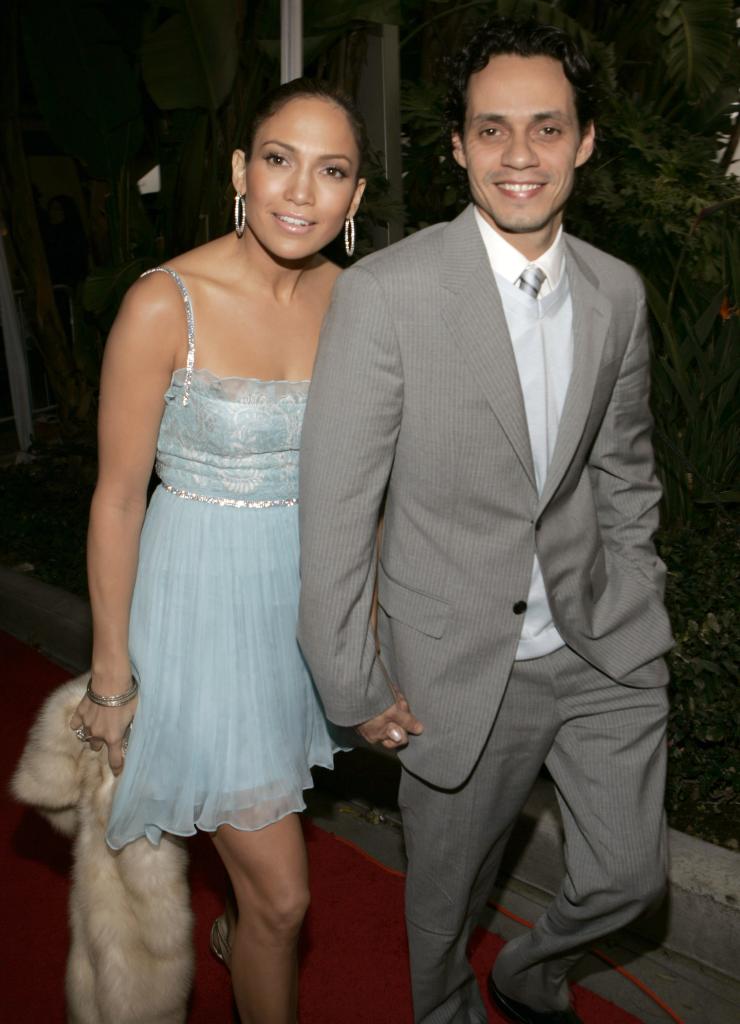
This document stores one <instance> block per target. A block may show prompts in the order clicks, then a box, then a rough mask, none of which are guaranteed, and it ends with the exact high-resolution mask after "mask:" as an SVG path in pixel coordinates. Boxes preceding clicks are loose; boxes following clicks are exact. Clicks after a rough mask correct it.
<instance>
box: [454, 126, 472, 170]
mask: <svg viewBox="0 0 740 1024" xmlns="http://www.w3.org/2000/svg"><path fill="white" fill-rule="evenodd" d="M452 155H453V156H454V158H455V160H456V161H457V163H458V164H460V166H461V167H464V168H465V169H466V170H467V167H468V160H467V157H466V156H465V147H464V146H463V141H462V139H461V137H460V133H459V132H453V133H452Z"/></svg>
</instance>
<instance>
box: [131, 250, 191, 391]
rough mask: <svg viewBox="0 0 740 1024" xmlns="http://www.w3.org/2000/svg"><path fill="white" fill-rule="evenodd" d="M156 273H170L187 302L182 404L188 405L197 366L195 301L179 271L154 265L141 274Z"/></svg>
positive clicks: (146, 275)
mask: <svg viewBox="0 0 740 1024" xmlns="http://www.w3.org/2000/svg"><path fill="white" fill-rule="evenodd" d="M156 273H162V274H169V275H170V277H171V278H172V280H173V281H174V282H175V284H176V285H177V287H178V288H179V289H180V294H181V295H182V301H183V303H184V304H185V321H186V323H187V328H188V358H187V361H186V363H185V381H184V385H183V392H182V404H183V405H187V404H188V402H189V401H190V384H191V382H192V379H193V367H194V366H195V315H194V313H193V303H192V301H191V298H190V292H189V291H188V290H187V288H186V287H185V282H184V281H183V279H182V278H181V277H180V275H179V274H178V273H177V271H176V270H172V268H171V267H152V269H151V270H145V271H144V273H143V274H142V275H141V276H142V277H148V276H149V274H156Z"/></svg>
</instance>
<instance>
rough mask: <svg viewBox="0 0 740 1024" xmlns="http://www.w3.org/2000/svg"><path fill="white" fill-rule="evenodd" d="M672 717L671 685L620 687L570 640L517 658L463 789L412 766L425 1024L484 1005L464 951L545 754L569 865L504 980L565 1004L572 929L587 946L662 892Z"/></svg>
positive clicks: (410, 830) (417, 975)
mask: <svg viewBox="0 0 740 1024" xmlns="http://www.w3.org/2000/svg"><path fill="white" fill-rule="evenodd" d="M666 717H667V699H666V693H665V689H664V688H662V687H657V688H656V687H652V688H642V689H640V688H636V687H634V688H633V687H624V686H614V684H613V683H612V681H611V680H610V679H609V678H608V677H607V676H605V675H603V674H602V673H600V672H598V671H597V670H596V669H594V668H592V667H591V666H590V665H588V664H587V663H586V662H585V661H583V659H582V658H580V657H579V656H578V655H576V654H574V653H573V652H572V651H570V650H568V648H562V649H561V650H559V651H556V652H555V653H554V654H550V655H547V656H545V657H543V658H538V659H535V660H533V661H522V662H516V663H515V664H514V667H513V669H512V675H511V679H510V681H509V684H508V687H507V689H506V693H505V696H504V699H503V701H502V703H501V708H500V711H499V715H498V717H497V719H496V724H495V725H494V727H493V731H492V734H491V736H490V738H489V740H488V741H487V743H486V746H485V748H484V750H483V753H482V754H481V757H480V760H479V762H478V763H477V765H476V768H475V771H474V772H473V774H472V775H471V777H470V778H469V779H468V780H467V782H466V783H465V785H464V786H463V787H462V789H457V790H454V791H452V792H450V791H448V790H439V789H435V788H434V787H431V786H428V785H426V784H425V783H424V782H422V781H421V780H419V779H417V778H415V777H414V776H411V775H410V774H408V773H406V772H404V774H403V778H402V782H401V792H400V805H401V810H402V812H403V820H404V833H405V838H406V847H407V852H408V855H409V872H408V876H407V882H406V905H407V930H408V935H409V946H410V953H411V968H412V985H413V991H414V1008H415V1014H416V1019H417V1021H419V1022H423V1024H447V1022H451V1021H455V1022H457V1021H464V1020H467V1019H468V1018H467V1017H466V1016H465V1014H466V1013H467V1014H472V1013H475V1012H476V1011H480V1009H481V1008H482V1003H481V1000H480V994H479V992H478V989H477V985H476V984H475V980H474V977H473V974H472V971H471V968H470V965H469V963H468V961H467V959H466V957H465V949H466V946H467V942H468V939H469V938H470V933H471V931H472V928H473V926H474V924H475V920H476V915H477V913H478V912H480V910H481V909H482V908H483V906H484V904H485V901H486V900H487V899H488V897H489V896H490V894H491V891H492V889H493V886H494V883H495V880H496V875H497V873H498V868H499V865H500V862H501V856H502V853H503V851H504V847H505V845H506V841H507V839H508V837H509V834H510V832H511V827H512V825H513V823H514V821H515V820H516V817H517V815H518V813H519V810H520V808H521V806H522V804H523V802H524V801H525V800H526V797H527V795H528V793H529V790H530V788H531V785H532V783H533V782H534V779H535V778H536V775H537V771H538V768H539V765H540V764H541V763H542V762H543V761H546V763H547V767H548V768H549V769H550V772H551V773H552V776H553V778H554V780H555V783H556V787H557V792H558V799H559V803H560V807H561V811H562V813H563V821H564V828H565V837H566V866H567V873H566V877H565V879H564V881H563V885H562V889H561V891H560V892H559V893H557V894H556V896H555V898H554V900H553V902H552V904H551V905H550V907H549V908H548V909H547V910H546V911H545V913H544V914H543V915H542V916H541V917H540V918H539V920H538V921H537V924H536V927H535V929H534V930H533V931H532V932H528V933H526V934H524V935H523V936H522V937H521V938H520V939H517V940H516V941H513V942H509V943H508V944H507V946H506V947H505V949H504V950H503V951H502V953H501V954H500V955H499V957H498V959H497V961H496V966H495V970H494V977H495V980H496V983H497V984H498V986H499V988H501V989H502V991H504V992H507V993H508V994H509V995H510V996H512V997H513V998H515V999H517V1000H519V1001H520V1002H524V1003H526V1004H528V1005H530V1006H532V1007H533V1008H535V1009H539V1010H543V1011H544V1010H551V1009H564V1008H566V1007H567V1006H568V993H567V988H566V986H565V983H564V978H565V974H566V971H567V970H568V968H569V967H570V966H572V964H573V962H574V960H575V959H577V958H578V957H579V956H580V953H579V952H576V953H575V954H574V951H573V947H574V945H575V939H574V937H576V936H577V942H578V945H579V946H580V945H581V944H583V943H591V942H595V941H596V940H597V939H599V938H601V937H602V936H603V935H605V934H607V933H608V932H610V931H613V930H614V929H616V928H619V927H621V926H622V925H624V924H626V923H628V922H629V921H630V920H632V919H633V918H634V917H636V916H637V914H638V913H639V912H640V911H641V910H643V909H645V907H647V906H649V905H650V904H651V903H653V902H654V901H655V899H656V897H658V896H659V895H660V894H661V893H662V891H663V888H664V885H665V861H666V853H665V821H664V815H663V790H664V783H665V765H666V756H665V726H666ZM625 751H627V753H628V756H626V757H625V756H624V753H625ZM605 769H606V770H605ZM471 891H472V893H473V895H472V898H471V897H470V895H469V894H470V893H471ZM442 963H444V965H445V966H444V970H441V969H439V965H440V964H442ZM482 1019H483V1020H485V1017H483V1018H482Z"/></svg>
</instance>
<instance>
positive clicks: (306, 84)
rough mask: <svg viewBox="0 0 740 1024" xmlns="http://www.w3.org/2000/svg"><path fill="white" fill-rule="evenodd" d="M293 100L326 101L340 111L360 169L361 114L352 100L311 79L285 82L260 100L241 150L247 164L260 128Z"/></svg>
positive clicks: (363, 153)
mask: <svg viewBox="0 0 740 1024" xmlns="http://www.w3.org/2000/svg"><path fill="white" fill-rule="evenodd" d="M297 99H319V100H326V101H328V102H329V103H333V104H334V105H335V106H337V107H339V108H340V109H341V110H343V111H344V113H345V114H346V116H347V121H348V122H349V126H350V128H351V129H352V134H353V136H354V139H355V142H356V143H357V149H358V152H359V154H360V164H359V168H360V169H361V168H362V166H363V164H364V163H365V158H366V156H367V132H366V129H365V122H364V120H363V118H362V114H361V113H360V112H359V110H358V109H357V107H356V105H355V103H354V100H352V99H350V97H349V96H347V94H346V93H344V92H342V91H341V89H336V88H335V87H334V86H332V85H329V84H328V83H327V82H320V81H318V79H314V78H294V79H293V81H292V82H285V83H284V84H283V85H280V86H278V87H277V89H273V90H272V91H271V92H268V93H267V94H266V95H265V96H263V97H262V99H261V100H260V102H259V103H258V105H257V109H256V110H255V112H254V115H253V117H252V123H251V125H250V128H249V134H248V135H247V139H246V143H245V146H244V152H245V154H246V157H247V160H249V158H250V157H251V155H252V146H253V145H254V139H255V136H256V134H257V132H258V131H259V129H260V127H261V126H262V125H263V124H264V123H265V121H267V120H268V119H269V118H271V117H272V116H273V115H274V114H277V112H278V111H279V110H281V109H282V108H283V107H284V106H285V105H286V103H290V101H291V100H297ZM358 173H359V171H358Z"/></svg>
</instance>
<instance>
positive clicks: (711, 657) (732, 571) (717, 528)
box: [659, 512, 740, 848]
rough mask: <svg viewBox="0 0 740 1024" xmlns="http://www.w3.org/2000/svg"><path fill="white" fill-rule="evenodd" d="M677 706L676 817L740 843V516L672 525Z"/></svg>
mask: <svg viewBox="0 0 740 1024" xmlns="http://www.w3.org/2000/svg"><path fill="white" fill-rule="evenodd" d="M659 546H660V553H661V555H662V557H663V558H664V559H665V561H666V563H667V565H668V570H669V574H668V584H667V587H666V603H667V605H668V610H669V613H670V616H671V622H672V624H673V630H674V633H675V636H676V641H677V643H676V647H675V649H674V650H673V651H672V652H671V654H670V656H669V659H668V660H669V665H670V669H671V713H670V720H669V769H668V792H667V797H666V807H667V810H668V817H669V821H670V822H671V824H672V825H673V826H674V827H676V828H680V829H681V830H682V831H685V832H692V833H695V834H698V835H701V836H702V838H704V839H708V840H710V841H712V842H718V843H723V844H725V845H729V846H732V847H734V848H737V846H738V840H739V839H740V685H739V680H740V637H739V635H738V625H739V623H738V619H740V542H739V538H738V532H737V527H736V523H735V521H733V519H732V518H731V517H730V516H728V515H724V514H719V515H714V514H712V513H709V512H706V513H705V514H704V515H703V517H702V518H701V520H699V521H698V522H696V523H694V524H692V526H691V527H683V528H680V529H674V530H670V531H665V532H663V533H662V535H661V537H660V544H659Z"/></svg>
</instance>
